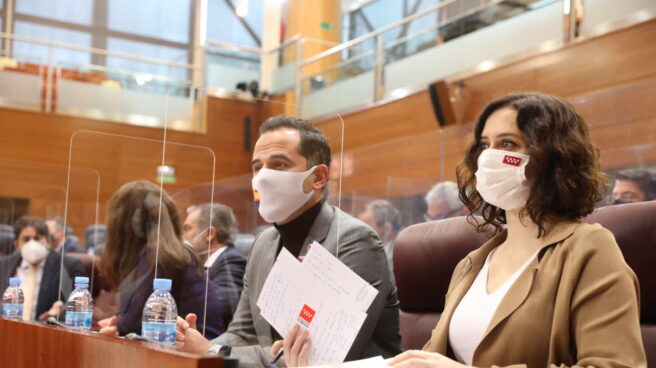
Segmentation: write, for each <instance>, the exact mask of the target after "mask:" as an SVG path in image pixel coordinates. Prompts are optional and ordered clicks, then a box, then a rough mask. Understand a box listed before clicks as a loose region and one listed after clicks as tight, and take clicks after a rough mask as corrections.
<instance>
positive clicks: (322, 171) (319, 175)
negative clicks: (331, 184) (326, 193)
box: [312, 165, 329, 189]
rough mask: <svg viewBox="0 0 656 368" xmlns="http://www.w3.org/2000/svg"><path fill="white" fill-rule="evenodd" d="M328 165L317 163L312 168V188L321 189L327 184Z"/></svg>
mask: <svg viewBox="0 0 656 368" xmlns="http://www.w3.org/2000/svg"><path fill="white" fill-rule="evenodd" d="M328 173H329V170H328V166H326V165H317V167H316V168H315V169H314V175H313V176H314V178H313V181H312V188H313V189H322V188H323V187H325V186H326V185H328Z"/></svg>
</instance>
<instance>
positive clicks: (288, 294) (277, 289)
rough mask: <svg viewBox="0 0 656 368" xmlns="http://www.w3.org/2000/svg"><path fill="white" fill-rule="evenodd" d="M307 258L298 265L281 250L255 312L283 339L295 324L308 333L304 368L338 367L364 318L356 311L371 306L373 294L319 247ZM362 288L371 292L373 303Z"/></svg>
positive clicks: (374, 293) (288, 254)
mask: <svg viewBox="0 0 656 368" xmlns="http://www.w3.org/2000/svg"><path fill="white" fill-rule="evenodd" d="M322 250H323V252H325V253H323V252H322ZM311 252H312V253H311ZM311 252H308V254H307V256H306V257H305V259H304V260H303V263H301V262H299V261H298V260H297V259H296V258H295V257H294V256H293V255H292V254H291V253H289V251H288V250H287V249H285V248H282V250H281V251H280V254H279V255H278V258H277V259H276V263H275V264H274V265H273V268H272V269H271V272H270V273H269V276H268V277H267V279H266V281H265V283H264V286H263V287H262V292H261V293H260V297H259V298H258V300H257V306H258V307H259V308H260V313H261V315H262V317H264V319H266V320H267V322H269V324H271V326H273V328H275V329H276V331H277V332H278V333H279V334H280V335H281V336H283V337H285V336H286V335H287V332H288V331H289V330H290V329H291V328H292V327H294V325H296V324H299V325H301V326H302V327H303V328H305V329H307V330H308V332H309V334H310V339H311V340H312V349H311V350H310V354H309V357H308V363H309V364H311V365H325V364H333V363H339V362H343V361H344V359H345V358H346V354H347V353H348V351H349V350H350V349H351V346H352V345H353V341H354V340H355V337H356V336H357V334H358V332H359V331H360V328H361V327H362V324H363V323H364V320H365V319H366V317H367V314H366V312H365V310H366V308H365V310H363V309H362V308H363V307H364V306H365V305H366V306H367V307H368V306H369V305H370V304H371V301H372V300H373V297H375V296H376V294H377V293H378V291H377V290H376V289H375V288H373V287H371V286H370V285H369V284H368V283H367V282H366V281H364V280H362V279H361V278H360V277H359V276H357V274H355V273H353V275H354V276H355V277H356V278H357V279H354V278H353V275H350V274H344V272H343V269H342V267H338V265H337V263H339V264H340V265H341V266H343V267H345V268H346V266H344V265H343V264H341V262H340V261H339V260H337V259H336V258H335V257H334V256H333V255H332V254H330V253H329V252H328V251H326V250H325V249H324V248H323V247H322V246H321V245H320V244H318V243H316V245H313V246H312V248H311ZM330 258H334V261H333V260H331V259H330ZM308 260H309V262H308ZM335 262H337V263H335ZM346 270H348V271H350V272H352V271H351V270H350V269H348V268H346ZM326 272H330V273H334V274H330V275H326V274H325V273H326ZM346 282H352V283H353V284H352V285H349V284H344V283H346ZM330 283H333V284H339V285H332V284H330ZM362 283H365V284H367V285H368V286H369V287H370V288H371V289H373V297H370V294H371V291H370V290H368V289H367V288H364V287H363V285H362ZM363 290H365V291H363ZM357 297H359V300H358V298H357ZM369 298H371V300H368V299H369Z"/></svg>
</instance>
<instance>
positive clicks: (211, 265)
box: [182, 203, 246, 331]
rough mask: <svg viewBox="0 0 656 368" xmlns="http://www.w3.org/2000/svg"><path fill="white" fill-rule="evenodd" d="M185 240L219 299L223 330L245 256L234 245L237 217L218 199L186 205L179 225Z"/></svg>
mask: <svg viewBox="0 0 656 368" xmlns="http://www.w3.org/2000/svg"><path fill="white" fill-rule="evenodd" d="M182 230H183V232H184V238H185V244H187V245H188V246H190V247H191V248H192V249H194V251H195V252H196V254H198V255H199V256H200V258H201V262H203V265H204V267H205V269H207V270H208V273H209V278H210V281H211V282H212V285H213V286H214V291H215V292H216V296H217V298H218V300H219V307H220V308H221V320H222V321H223V329H224V331H225V330H226V329H227V328H228V325H229V324H230V321H232V315H233V314H234V313H235V310H236V309H237V303H239V297H240V296H241V291H242V289H243V288H244V270H245V268H246V257H244V255H243V254H242V253H241V252H240V251H239V250H237V249H235V247H234V245H235V239H236V238H237V220H236V219H235V215H234V213H233V212H232V209H231V208H230V207H228V206H225V205H223V204H220V203H205V204H201V205H199V206H194V207H192V208H190V211H189V214H188V215H187V218H186V219H185V222H184V225H183V226H182Z"/></svg>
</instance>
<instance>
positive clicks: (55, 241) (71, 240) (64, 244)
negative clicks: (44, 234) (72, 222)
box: [46, 216, 84, 253]
mask: <svg viewBox="0 0 656 368" xmlns="http://www.w3.org/2000/svg"><path fill="white" fill-rule="evenodd" d="M46 225H48V231H49V232H50V247H51V249H52V250H54V251H55V252H59V253H61V252H62V250H63V251H64V252H65V253H84V249H82V246H81V245H80V243H79V242H78V241H77V237H75V236H73V231H68V230H69V229H70V227H67V226H66V222H65V221H64V219H63V218H61V217H59V216H54V217H50V218H48V219H47V220H46ZM67 231H68V232H67ZM64 235H66V236H64ZM64 238H65V239H64Z"/></svg>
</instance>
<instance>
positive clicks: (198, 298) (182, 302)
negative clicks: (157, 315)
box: [172, 266, 223, 339]
mask: <svg viewBox="0 0 656 368" xmlns="http://www.w3.org/2000/svg"><path fill="white" fill-rule="evenodd" d="M198 272H199V271H198V268H197V267H195V266H189V267H188V268H187V269H186V271H185V272H184V275H183V276H182V277H181V278H178V279H177V280H175V281H174V285H176V284H177V286H174V289H173V290H172V294H173V297H174V298H175V301H176V303H177V307H178V315H180V316H183V317H184V316H186V315H187V314H189V313H194V314H196V316H198V322H197V323H198V330H199V331H201V332H202V331H203V325H204V326H205V337H206V338H207V339H213V338H215V337H217V336H219V335H220V334H221V333H222V332H223V323H222V321H221V304H220V301H219V299H218V298H217V296H216V293H215V291H214V288H212V286H211V285H206V280H205V278H204V277H201V276H200V275H199V273H198ZM206 286H207V295H206V293H205V292H206ZM206 297H207V298H206ZM206 306H207V309H206ZM205 312H207V313H205ZM205 315H206V316H207V322H206V323H204V320H205V319H204V316H205Z"/></svg>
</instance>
